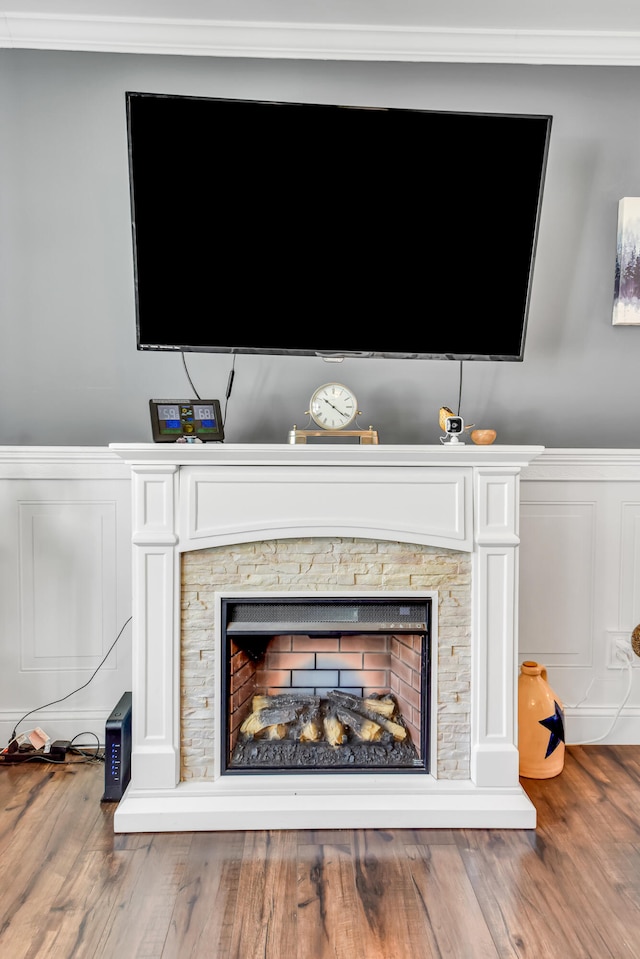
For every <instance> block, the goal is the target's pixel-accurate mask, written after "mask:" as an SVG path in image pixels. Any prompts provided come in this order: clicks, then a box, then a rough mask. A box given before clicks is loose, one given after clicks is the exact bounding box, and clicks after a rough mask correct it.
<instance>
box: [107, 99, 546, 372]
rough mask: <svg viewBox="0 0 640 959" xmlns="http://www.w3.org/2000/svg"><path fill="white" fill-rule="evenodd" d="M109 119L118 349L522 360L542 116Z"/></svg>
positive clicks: (258, 109) (213, 112)
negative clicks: (129, 317)
mask: <svg viewBox="0 0 640 959" xmlns="http://www.w3.org/2000/svg"><path fill="white" fill-rule="evenodd" d="M126 113H127V130H128V145H129V173H130V191H131V210H132V235H133V255H134V264H133V265H134V276H135V298H136V304H135V306H136V330H137V348H138V349H140V350H181V351H203V352H204V351H207V352H228V353H233V352H237V353H266V354H291V355H314V354H317V355H321V356H375V357H391V358H416V359H460V360H467V359H471V360H513V361H518V360H522V358H523V353H524V346H525V337H526V330H527V318H528V313H529V304H530V299H531V293H532V281H533V269H534V260H535V252H536V243H537V237H538V228H539V222H540V215H541V206H542V195H543V186H544V179H545V172H546V164H547V155H548V149H549V137H550V131H551V122H552V118H551V117H550V116H540V115H514V114H495V113H464V112H448V111H434V110H417V109H398V108H395V107H394V108H387V107H370V106H368V107H359V106H349V105H337V104H323V103H290V102H272V101H258V100H233V99H218V98H210V97H192V96H169V95H164V94H150V93H134V92H129V93H127V95H126Z"/></svg>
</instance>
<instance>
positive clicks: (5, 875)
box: [0, 745, 640, 959]
mask: <svg viewBox="0 0 640 959" xmlns="http://www.w3.org/2000/svg"><path fill="white" fill-rule="evenodd" d="M522 783H523V786H524V788H525V789H526V791H527V793H528V794H529V796H530V797H531V799H532V801H533V802H534V804H535V806H536V808H537V810H538V827H537V829H535V830H484V829H481V830H467V829H460V830H448V829H443V830H437V829H434V830H432V829H418V830H412V829H409V830H394V829H391V830H368V829H363V830H350V829H345V830H335V831H329V830H327V831H317V830H309V831H304V830H291V831H274V832H268V831H264V832H247V833H242V832H221V833H163V834H136V835H124V836H123V835H114V833H113V813H114V810H115V808H116V807H115V804H114V803H101V801H100V799H101V796H102V792H103V787H104V773H103V767H102V766H98V765H80V764H75V765H69V766H62V767H52V766H49V765H40V764H39V765H36V764H30V763H23V764H22V765H20V766H14V767H5V768H0V809H2V814H1V816H0V852H1V855H0V889H1V890H2V901H1V905H0V914H1V919H0V956H2V957H4V959H52V957H55V959H80V957H90V959H178V957H179V959H185V957H188V959H205V957H207V959H258V957H259V959H330V957H331V959H431V957H434V959H435V957H437V959H443V957H452V959H512V957H520V959H529V957H530V959H624V957H630V959H638V957H640V746H601V745H598V746H570V747H567V752H566V761H565V767H564V770H563V772H562V773H561V774H560V776H558V777H556V778H555V779H550V780H522Z"/></svg>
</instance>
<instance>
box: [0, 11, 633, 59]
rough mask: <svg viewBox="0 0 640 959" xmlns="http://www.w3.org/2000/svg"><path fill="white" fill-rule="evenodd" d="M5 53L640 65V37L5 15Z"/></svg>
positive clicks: (0, 23)
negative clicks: (56, 51)
mask: <svg viewBox="0 0 640 959" xmlns="http://www.w3.org/2000/svg"><path fill="white" fill-rule="evenodd" d="M0 48H9V49H23V50H24V49H30V50H71V51H94V52H98V53H147V54H156V55H158V54H162V55H174V56H204V57H256V58H270V59H273V58H278V59H308V60H368V61H376V60H380V61H407V62H448V63H528V64H573V65H586V64H594V65H600V66H635V65H637V64H639V63H640V32H629V31H622V32H615V31H606V32H597V31H584V30H582V31H578V30H576V31H561V30H486V29H445V28H430V27H386V26H374V25H371V26H362V25H349V24H317V23H315V24H314V23H311V24H302V23H267V22H257V21H255V22H251V21H213V20H194V19H179V18H171V19H157V18H143V17H114V16H110V17H107V16H86V15H85V16H82V15H79V16H70V15H60V14H57V15H51V14H37V13H32V14H17V13H11V12H4V13H3V12H0Z"/></svg>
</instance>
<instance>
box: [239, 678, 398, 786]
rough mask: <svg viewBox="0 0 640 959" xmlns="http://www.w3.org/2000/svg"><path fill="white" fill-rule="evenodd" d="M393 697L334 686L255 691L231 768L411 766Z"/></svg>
mask: <svg viewBox="0 0 640 959" xmlns="http://www.w3.org/2000/svg"><path fill="white" fill-rule="evenodd" d="M416 762H417V752H416V749H415V746H414V745H413V743H412V742H411V737H410V735H409V733H408V730H407V727H406V725H405V724H404V722H403V719H402V715H401V713H400V711H399V708H398V704H397V702H396V700H395V698H394V697H393V696H392V695H390V694H386V695H376V694H374V695H371V696H368V697H367V698H363V697H360V696H356V695H353V694H350V693H346V692H342V691H341V690H337V689H334V690H332V691H331V692H328V693H327V695H326V696H324V697H321V696H312V695H308V696H305V695H296V694H288V693H284V694H279V695H275V696H266V695H256V696H254V697H253V700H252V711H251V713H250V714H249V715H248V716H247V718H246V719H245V720H244V722H243V723H242V725H241V727H240V736H239V741H238V743H237V745H236V747H235V749H234V753H233V759H232V766H236V765H273V766H285V767H289V766H296V767H297V766H336V765H352V766H353V765H365V766H368V765H374V764H378V765H415V764H416Z"/></svg>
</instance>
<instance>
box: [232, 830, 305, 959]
mask: <svg viewBox="0 0 640 959" xmlns="http://www.w3.org/2000/svg"><path fill="white" fill-rule="evenodd" d="M296 853H297V833H296V832H295V831H294V830H291V831H289V830H284V831H281V832H278V831H271V830H258V831H255V832H251V833H247V836H246V840H245V845H244V851H243V858H242V862H241V865H240V873H239V875H238V883H237V895H236V903H237V908H236V911H235V915H234V919H233V927H232V930H231V943H230V952H229V955H230V956H231V957H233V959H285V957H291V959H293V957H294V956H295V955H296V950H297V945H296V904H297V888H296V887H297V872H296V858H297V855H296Z"/></svg>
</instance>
